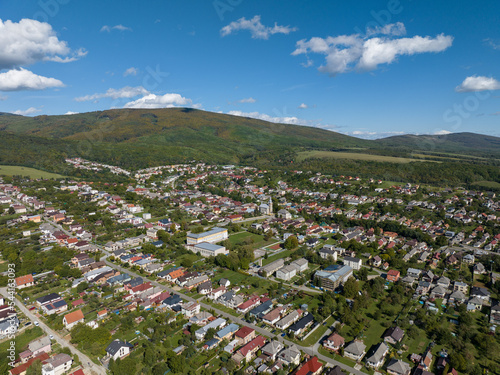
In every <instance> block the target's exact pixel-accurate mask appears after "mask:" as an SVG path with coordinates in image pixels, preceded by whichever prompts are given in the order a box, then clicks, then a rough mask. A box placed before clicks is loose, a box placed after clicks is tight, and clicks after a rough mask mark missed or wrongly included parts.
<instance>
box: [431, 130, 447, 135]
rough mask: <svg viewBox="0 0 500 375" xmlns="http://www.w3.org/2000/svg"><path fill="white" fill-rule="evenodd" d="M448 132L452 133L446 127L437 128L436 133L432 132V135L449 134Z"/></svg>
mask: <svg viewBox="0 0 500 375" xmlns="http://www.w3.org/2000/svg"><path fill="white" fill-rule="evenodd" d="M447 134H451V132H450V131H449V130H445V129H441V130H437V131H435V132H434V133H432V135H447Z"/></svg>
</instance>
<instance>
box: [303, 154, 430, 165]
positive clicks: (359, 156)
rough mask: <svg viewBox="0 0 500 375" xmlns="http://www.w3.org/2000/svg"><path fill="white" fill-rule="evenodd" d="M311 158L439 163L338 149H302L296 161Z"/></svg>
mask: <svg viewBox="0 0 500 375" xmlns="http://www.w3.org/2000/svg"><path fill="white" fill-rule="evenodd" d="M311 158H333V159H351V160H363V161H378V162H387V163H411V162H417V161H426V162H433V163H439V162H437V161H434V160H421V159H410V158H397V157H394V156H383V155H370V154H363V153H357V152H340V151H339V152H338V151H303V152H299V153H298V155H297V162H301V161H304V160H306V159H311Z"/></svg>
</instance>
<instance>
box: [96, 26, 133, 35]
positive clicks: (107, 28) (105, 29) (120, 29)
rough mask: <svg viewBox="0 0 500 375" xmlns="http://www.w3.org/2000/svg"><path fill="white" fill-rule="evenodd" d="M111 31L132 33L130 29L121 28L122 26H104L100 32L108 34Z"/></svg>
mask: <svg viewBox="0 0 500 375" xmlns="http://www.w3.org/2000/svg"><path fill="white" fill-rule="evenodd" d="M111 30H118V31H132V29H131V28H130V27H127V26H123V25H115V26H108V25H104V26H103V27H101V32H104V31H106V32H108V33H110V32H111Z"/></svg>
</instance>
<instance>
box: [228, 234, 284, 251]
mask: <svg viewBox="0 0 500 375" xmlns="http://www.w3.org/2000/svg"><path fill="white" fill-rule="evenodd" d="M246 239H252V240H253V242H252V243H250V244H249V245H250V246H252V248H253V249H258V248H260V247H264V246H267V245H270V244H272V243H274V242H275V240H271V241H264V236H261V235H259V234H255V233H249V232H240V233H236V234H233V235H231V236H229V241H231V243H233V244H234V245H236V244H238V243H242V242H244V241H245V240H246Z"/></svg>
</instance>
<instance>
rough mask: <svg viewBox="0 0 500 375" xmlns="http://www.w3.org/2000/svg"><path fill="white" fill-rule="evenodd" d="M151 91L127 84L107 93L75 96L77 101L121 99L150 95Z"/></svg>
mask: <svg viewBox="0 0 500 375" xmlns="http://www.w3.org/2000/svg"><path fill="white" fill-rule="evenodd" d="M148 94H149V91H148V90H146V89H145V88H144V87H142V86H138V87H130V86H125V87H123V88H121V89H109V90H108V91H106V92H105V93H98V94H93V95H85V96H80V97H78V98H75V100H76V101H77V102H87V101H91V100H98V99H102V98H111V99H120V98H128V99H130V98H133V97H136V96H139V95H148Z"/></svg>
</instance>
